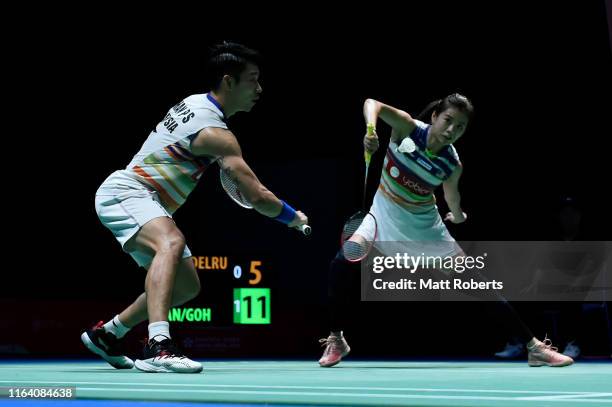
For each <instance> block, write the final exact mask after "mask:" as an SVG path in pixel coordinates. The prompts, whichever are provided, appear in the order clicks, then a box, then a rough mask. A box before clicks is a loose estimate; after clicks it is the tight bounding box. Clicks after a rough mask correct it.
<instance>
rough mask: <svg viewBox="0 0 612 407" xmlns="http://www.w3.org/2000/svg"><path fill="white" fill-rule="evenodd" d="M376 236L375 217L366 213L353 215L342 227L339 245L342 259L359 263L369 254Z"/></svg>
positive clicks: (360, 212)
mask: <svg viewBox="0 0 612 407" xmlns="http://www.w3.org/2000/svg"><path fill="white" fill-rule="evenodd" d="M377 236H378V224H377V222H376V217H374V215H373V214H372V213H370V212H366V211H359V212H357V213H355V214H354V215H353V216H351V217H350V218H349V219H348V220H347V221H346V222H345V223H344V226H343V227H342V236H341V245H342V253H343V255H344V258H345V259H346V260H347V261H349V262H351V263H357V262H360V261H361V260H363V259H364V258H365V257H366V256H367V255H368V253H370V250H371V249H372V247H373V246H374V242H375V241H376V237H377Z"/></svg>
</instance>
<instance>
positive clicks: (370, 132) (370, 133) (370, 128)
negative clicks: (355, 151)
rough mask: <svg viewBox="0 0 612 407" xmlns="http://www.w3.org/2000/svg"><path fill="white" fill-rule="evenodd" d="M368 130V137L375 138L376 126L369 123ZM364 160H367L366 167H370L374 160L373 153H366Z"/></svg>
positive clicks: (364, 153)
mask: <svg viewBox="0 0 612 407" xmlns="http://www.w3.org/2000/svg"><path fill="white" fill-rule="evenodd" d="M367 128H368V130H367V133H366V135H367V137H374V132H375V131H376V126H374V123H368V125H367ZM363 158H364V159H365V163H366V166H369V165H370V160H371V159H372V153H370V152H369V151H364V152H363Z"/></svg>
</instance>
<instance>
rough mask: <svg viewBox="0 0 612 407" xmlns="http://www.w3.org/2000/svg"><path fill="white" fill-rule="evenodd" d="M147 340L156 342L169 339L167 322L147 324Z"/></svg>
mask: <svg viewBox="0 0 612 407" xmlns="http://www.w3.org/2000/svg"><path fill="white" fill-rule="evenodd" d="M149 339H155V340H156V341H158V342H161V341H163V340H164V339H170V324H169V323H168V321H157V322H153V323H151V324H149Z"/></svg>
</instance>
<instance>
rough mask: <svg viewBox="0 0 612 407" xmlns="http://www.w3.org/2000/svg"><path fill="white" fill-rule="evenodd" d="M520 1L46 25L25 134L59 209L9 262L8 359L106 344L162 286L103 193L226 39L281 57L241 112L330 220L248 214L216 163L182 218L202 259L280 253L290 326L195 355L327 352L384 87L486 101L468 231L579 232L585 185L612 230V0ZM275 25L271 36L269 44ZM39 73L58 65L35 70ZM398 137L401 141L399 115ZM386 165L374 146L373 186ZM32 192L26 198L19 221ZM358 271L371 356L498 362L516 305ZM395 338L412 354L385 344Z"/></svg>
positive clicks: (47, 207)
mask: <svg viewBox="0 0 612 407" xmlns="http://www.w3.org/2000/svg"><path fill="white" fill-rule="evenodd" d="M510 4H511V3H504V4H499V5H495V6H479V8H478V9H477V10H476V9H474V10H467V9H461V10H459V9H457V10H453V9H448V8H447V7H443V6H440V7H439V8H436V7H432V8H431V9H428V10H421V9H419V10H408V11H402V12H401V13H394V12H393V10H391V9H388V10H378V11H377V12H372V13H371V14H370V13H368V14H367V15H366V14H365V13H364V15H360V16H359V17H356V16H353V17H352V18H349V17H348V15H345V16H344V17H343V16H342V14H339V15H338V16H335V15H334V16H332V15H331V14H328V13H318V14H317V13H313V17H312V18H311V19H309V20H307V22H300V23H295V24H293V23H292V20H291V19H289V18H278V19H270V20H269V21H263V20H258V26H259V28H260V29H259V30H254V31H253V30H251V31H250V32H247V33H243V32H241V31H240V32H239V31H231V30H228V28H232V25H231V24H224V25H223V24H220V25H219V27H222V28H225V30H223V29H217V26H214V25H213V23H212V22H211V21H212V19H206V18H205V19H204V20H205V21H204V22H201V23H200V24H199V25H189V24H185V26H183V27H182V28H181V29H180V30H171V29H169V28H168V29H160V28H159V27H158V26H157V25H156V24H155V23H154V21H149V22H148V24H143V27H146V28H142V29H140V28H137V27H139V26H137V25H136V24H135V23H133V21H129V20H127V19H122V18H117V20H112V21H111V20H107V21H106V22H105V23H95V22H90V21H89V20H86V19H83V20H76V21H72V22H71V25H69V26H68V27H69V29H66V30H65V31H62V30H60V29H58V30H57V31H54V32H53V33H52V34H51V33H50V32H49V31H44V30H43V31H41V32H40V34H39V36H38V37H37V39H36V40H35V42H36V45H37V47H36V58H33V59H32V62H30V59H29V58H28V57H27V56H26V57H24V58H23V59H22V62H24V68H23V69H24V71H23V73H25V74H26V75H24V76H19V77H15V78H16V79H15V83H13V85H17V86H23V87H24V89H28V91H27V92H21V96H20V98H21V99H20V100H19V102H20V103H19V104H20V105H21V106H27V107H30V108H32V110H31V111H33V112H36V113H30V114H28V115H27V117H25V122H26V125H27V127H28V129H29V131H31V132H32V133H33V134H36V138H25V139H23V140H21V141H20V142H19V143H20V145H21V148H25V149H28V147H33V148H30V149H29V150H27V151H31V150H34V151H33V153H32V154H30V155H29V157H30V158H31V159H33V160H34V161H35V162H36V165H35V166H34V167H35V170H34V171H33V172H32V173H29V172H28V175H27V177H29V179H36V180H37V183H36V187H35V190H34V191H33V192H34V193H35V195H34V196H33V197H32V198H30V202H35V203H36V202H38V203H39V204H40V205H34V209H33V210H32V209H28V210H27V211H28V212H27V219H28V223H29V227H28V228H25V229H24V228H19V230H18V231H17V230H16V231H15V233H14V242H16V243H17V244H16V245H15V246H16V247H15V248H14V249H13V248H10V251H11V252H10V253H8V255H9V256H11V257H12V258H14V259H15V260H16V263H15V266H11V267H7V268H6V270H5V273H4V275H5V280H4V284H3V285H2V297H1V302H2V305H3V307H2V309H3V311H2V313H0V326H2V327H3V329H2V333H1V334H0V353H3V354H6V355H31V356H79V355H86V353H85V351H84V349H83V348H82V346H81V345H80V343H79V339H78V338H79V334H80V332H81V330H82V329H84V328H85V327H87V326H88V325H90V324H92V323H95V322H97V320H99V319H103V320H108V319H109V318H110V317H112V316H113V315H115V313H117V312H119V311H120V310H121V309H122V308H123V307H124V306H126V305H127V304H129V302H130V301H131V300H132V299H133V298H135V297H136V296H137V295H138V294H139V293H140V292H141V291H142V288H143V281H144V272H143V271H142V270H139V269H138V268H137V267H136V265H135V263H134V262H133V261H132V260H131V259H130V257H129V256H128V255H126V254H124V253H122V252H121V250H120V248H119V246H118V244H117V243H116V241H114V239H113V237H112V236H111V234H110V233H109V232H108V231H107V230H105V229H104V227H103V226H102V225H101V224H100V223H99V221H98V219H97V217H96V214H95V211H94V205H93V198H94V193H95V191H96V189H97V188H98V186H99V185H100V183H101V182H102V181H103V180H104V179H105V178H106V176H108V175H109V174H110V173H111V172H112V171H114V170H116V169H119V168H123V167H125V166H126V165H127V164H128V162H129V161H130V159H131V158H132V156H133V155H134V154H135V153H136V152H137V151H138V149H139V148H140V146H141V145H142V143H143V142H144V140H145V138H146V137H147V135H148V133H149V131H150V130H151V129H152V128H153V127H154V126H155V125H156V123H157V122H158V121H159V120H161V118H162V117H163V116H164V115H165V113H166V112H167V110H168V109H169V108H170V107H172V106H173V105H174V104H176V103H177V102H178V101H180V100H181V99H182V98H184V97H186V96H187V95H190V94H194V93H204V92H205V91H206V90H207V89H206V87H205V83H206V75H205V74H206V72H205V71H204V70H203V63H204V61H205V56H206V50H207V47H208V46H209V45H211V44H213V43H214V42H216V41H218V40H220V39H233V40H237V41H241V42H243V43H245V44H246V45H249V46H251V47H253V48H256V49H258V50H259V51H260V52H261V53H262V54H263V56H264V58H265V63H264V64H263V66H262V80H261V82H262V86H263V89H264V93H263V97H262V99H261V101H260V102H259V104H258V105H257V106H256V107H255V108H254V109H253V111H252V112H251V113H250V114H243V113H240V114H237V115H236V116H235V117H232V118H231V119H230V120H229V125H230V128H231V129H232V130H233V131H234V132H235V134H236V135H237V136H238V139H239V140H240V143H241V145H242V149H243V152H244V156H245V159H246V160H247V162H248V163H249V164H250V165H251V166H252V168H253V169H254V170H255V172H256V173H257V175H258V176H259V178H260V179H261V180H262V182H263V183H264V184H265V185H266V186H267V187H268V188H269V189H271V190H272V191H273V192H275V193H276V194H277V195H278V196H279V197H280V198H282V199H284V200H286V201H287V202H289V203H290V204H292V205H293V206H294V207H296V208H297V209H301V210H302V211H304V212H305V213H306V214H307V215H308V216H309V218H310V220H311V225H312V228H313V235H312V236H311V237H310V238H304V237H303V236H301V235H300V234H298V233H295V232H293V231H290V230H287V229H286V228H285V227H284V226H283V225H280V224H278V223H276V222H273V221H271V220H269V219H266V218H265V217H262V216H258V215H257V214H256V213H253V212H249V211H246V210H243V209H241V208H239V207H238V206H236V205H234V204H233V203H232V202H231V201H230V200H229V199H228V198H227V197H225V196H224V193H223V192H222V190H221V189H220V186H219V185H218V181H217V175H216V169H215V168H212V169H210V170H209V171H208V172H207V173H205V175H204V177H203V179H202V182H201V183H200V185H199V186H198V188H196V190H195V191H194V192H193V194H192V195H191V196H190V198H189V200H188V201H187V203H186V204H185V205H184V206H183V207H182V208H181V209H180V210H179V211H178V212H177V213H176V215H175V219H176V222H177V224H178V225H179V227H180V228H181V230H182V231H183V232H184V234H185V235H186V237H187V242H188V244H189V246H190V248H191V250H192V252H193V253H194V255H199V256H214V255H228V256H230V257H232V256H233V257H232V258H235V259H251V258H252V259H255V260H256V259H264V262H265V267H264V268H263V270H264V281H263V282H262V286H266V285H268V286H270V287H272V290H273V291H272V296H273V307H272V313H273V323H272V325H271V326H254V327H236V326H232V324H231V321H230V320H227V324H222V323H213V324H212V325H213V326H211V327H208V326H207V325H206V324H196V325H195V326H193V327H191V328H189V327H186V326H184V325H180V326H176V327H175V328H173V332H176V335H177V337H180V338H183V339H185V338H191V339H190V340H191V342H189V341H187V342H183V346H186V347H190V348H191V351H192V353H194V354H195V355H197V356H201V357H213V356H223V357H246V356H255V357H260V356H261V357H264V356H281V355H282V356H293V357H309V358H314V357H316V356H318V354H319V349H318V345H317V343H316V339H317V338H319V337H322V336H325V335H326V333H327V322H326V312H325V302H326V279H327V277H326V273H327V267H328V264H329V261H330V260H331V258H332V257H333V256H334V254H335V252H336V251H337V249H338V236H339V232H340V228H341V225H342V223H343V220H344V219H345V218H346V217H347V216H348V215H350V214H351V213H352V212H354V211H355V210H356V209H357V208H358V206H359V204H360V199H361V193H362V185H363V184H362V182H363V165H362V159H361V157H362V147H361V139H362V137H363V134H364V128H365V126H364V123H363V117H362V113H361V110H362V104H363V102H364V100H365V99H366V98H368V97H370V98H375V99H378V100H381V101H383V102H385V103H388V104H391V105H393V106H396V107H399V108H402V109H404V110H406V111H408V112H410V113H412V114H414V115H416V114H418V113H419V112H420V111H421V110H422V108H423V107H424V106H425V105H426V104H427V103H428V102H430V101H432V100H434V99H437V98H440V97H443V96H445V95H447V94H449V93H452V92H455V91H458V92H461V93H463V94H465V95H467V96H468V97H470V98H471V99H472V101H473V103H474V105H475V108H476V116H475V118H474V120H473V122H472V123H471V124H470V127H469V129H468V131H467V133H466V134H465V136H464V137H463V138H462V139H461V140H460V141H458V142H457V143H456V148H457V149H458V151H459V154H460V157H461V159H462V161H463V163H464V166H465V171H464V175H463V177H462V181H461V191H462V206H463V208H464V210H465V211H466V212H467V213H468V216H469V219H468V221H467V222H466V223H465V224H463V225H459V226H455V225H449V230H450V231H451V233H452V234H453V235H454V236H455V238H456V239H457V240H556V239H559V238H560V236H559V230H558V225H557V217H556V215H557V208H558V204H559V201H560V198H561V197H562V196H566V195H571V196H574V197H576V198H577V199H578V200H579V202H580V205H581V207H582V210H583V214H584V215H583V223H582V225H581V231H580V235H579V238H580V239H582V240H610V233H609V229H608V227H607V226H606V225H607V224H608V223H609V208H610V205H609V197H608V193H609V173H610V165H609V156H610V141H609V139H610V137H611V136H612V134H611V131H610V129H611V128H612V126H611V117H612V116H611V112H612V100H611V96H610V91H611V90H612V86H611V81H610V77H611V75H610V72H612V69H611V68H612V63H611V62H612V59H611V52H610V43H609V38H610V37H609V31H608V25H607V21H606V10H605V4H604V2H603V1H593V2H575V3H567V4H554V7H553V6H552V3H551V5H540V6H538V8H536V7H535V6H533V5H530V6H526V5H522V6H520V7H519V6H514V5H510ZM487 7H488V8H487ZM277 11H278V10H277ZM281 12H287V13H288V14H295V13H297V12H292V13H289V12H288V11H281ZM311 12H312V10H311ZM362 13H363V11H362ZM264 25H265V30H264V29H262V28H261V27H262V26H264ZM238 26H240V24H236V28H238ZM64 28H65V27H64ZM241 28H246V26H241ZM244 31H247V30H244ZM260 31H261V32H263V31H267V32H268V33H269V34H270V35H269V36H268V38H255V36H254V34H257V33H259V32H260ZM30 57H31V56H30ZM33 64H36V66H37V67H38V68H39V69H37V71H36V72H37V74H36V75H30V74H29V72H30V70H29V69H31V68H32V65H33ZM17 78H18V79H17ZM379 135H380V136H381V139H382V141H383V142H382V144H383V145H385V144H386V141H387V140H388V136H389V129H388V127H386V126H385V125H384V124H381V125H380V126H379ZM30 142H31V143H32V145H29V143H30ZM35 143H36V144H35ZM34 147H35V148H34ZM382 158H383V154H382V153H381V152H379V153H377V154H376V155H375V156H374V160H373V164H372V167H371V172H370V174H371V179H370V182H369V196H370V199H371V197H372V195H373V193H374V190H375V187H376V184H377V181H378V176H379V174H380V169H381V162H382ZM26 166H27V165H26ZM17 188H19V187H17ZM21 188H22V187H21ZM16 191H17V192H20V191H19V189H17V190H16ZM439 192H441V191H439ZM438 198H439V199H438V203H439V206H440V210H441V211H443V212H445V211H446V207H445V203H444V201H443V198H442V195H441V194H439V196H438ZM22 203H23V201H21V200H18V201H17V202H16V205H15V206H17V211H18V213H19V211H20V210H21V209H24V208H22V207H21V206H22ZM23 206H25V204H23ZM43 208H44V209H43ZM32 230H36V231H37V232H36V233H32ZM228 272H229V271H228ZM201 277H202V279H203V285H204V290H203V292H202V294H201V295H200V298H198V299H197V300H195V301H194V302H193V304H194V305H202V304H206V305H210V306H213V307H219V306H220V305H219V304H218V303H216V302H215V301H211V298H212V299H215V300H216V299H217V298H218V297H220V296H221V293H222V292H223V291H222V290H224V289H227V290H229V287H231V286H232V285H231V284H232V282H231V279H228V280H225V282H224V281H222V279H219V278H216V277H212V276H209V275H207V274H206V273H203V274H201ZM357 280H358V279H355V282H351V283H349V282H347V287H348V288H347V289H352V290H353V291H354V292H355V304H354V307H355V313H354V315H353V316H352V318H353V320H352V323H351V324H349V326H347V328H346V335H347V337H348V338H349V340H350V341H351V345H352V346H353V349H354V354H355V356H356V357H357V356H361V357H417V356H427V355H432V356H433V355H435V356H486V355H489V354H491V352H492V351H493V349H495V347H496V346H499V345H500V344H501V343H502V342H503V341H504V340H505V337H504V334H503V333H502V332H503V331H502V330H499V329H498V328H497V325H496V323H495V319H496V318H495V317H494V315H495V314H494V310H493V311H491V312H489V311H486V310H487V309H488V308H491V309H493V307H492V306H491V307H488V306H487V307H483V306H482V304H465V303H460V304H450V303H359V302H358V298H359V287H358V281H357ZM242 285H244V284H242ZM224 286H227V287H226V288H222V287H224ZM228 292H229V291H228ZM227 301H228V302H227V307H228V308H229V307H230V306H231V305H230V301H231V299H229V298H228V299H227ZM225 312H227V311H225ZM213 313H215V311H214V309H213ZM492 315H493V316H492ZM546 324H547V322H546V321H545V322H544V323H543V325H540V326H538V328H537V329H536V334H537V335H539V336H540V335H541V336H543V335H544V333H545V332H544V331H545V330H546ZM598 324H601V322H598ZM599 328H600V326H599V325H597V326H596V328H593V329H599ZM144 335H145V327H144V326H142V327H139V328H138V329H136V330H135V331H134V332H133V333H131V334H130V335H129V336H128V338H129V339H130V340H129V343H130V345H129V346H131V347H133V348H134V349H136V348H137V347H138V346H139V345H138V343H137V339H138V337H139V336H144ZM594 335H595V334H594ZM382 337H385V338H389V337H391V338H394V339H393V340H394V341H395V340H397V341H398V342H397V343H401V344H402V346H400V347H388V348H386V347H381V346H380V344H381V342H380V341H381V338H382ZM483 338H486V345H483V343H482V340H480V339H483ZM43 339H44V340H43ZM194 341H195V342H194ZM198 341H199V342H198ZM194 343H196V344H195V345H194ZM236 343H239V345H236ZM442 344H444V348H442V349H441V348H440V346H441V345H442Z"/></svg>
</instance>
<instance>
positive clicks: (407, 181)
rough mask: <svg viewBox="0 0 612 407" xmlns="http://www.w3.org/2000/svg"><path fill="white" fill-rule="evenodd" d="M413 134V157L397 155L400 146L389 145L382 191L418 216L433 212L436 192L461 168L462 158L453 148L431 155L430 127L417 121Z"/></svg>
mask: <svg viewBox="0 0 612 407" xmlns="http://www.w3.org/2000/svg"><path fill="white" fill-rule="evenodd" d="M416 123H417V126H416V128H415V129H414V130H413V131H412V133H411V134H410V136H409V137H410V138H411V139H412V140H413V141H414V144H415V145H416V150H415V151H413V152H412V153H402V152H399V151H397V147H398V145H397V143H394V142H391V143H389V148H388V149H387V155H386V156H385V161H384V168H383V172H382V176H381V179H380V186H379V189H380V190H381V191H382V192H383V194H384V195H385V196H386V197H387V198H389V199H391V200H393V201H394V202H396V203H397V204H399V205H401V206H403V207H405V208H407V209H409V210H411V211H414V212H419V211H427V210H429V209H431V208H432V207H433V206H434V205H435V203H436V199H435V196H434V194H433V192H434V190H435V189H436V188H437V187H438V186H439V185H440V184H442V182H444V181H445V180H446V179H448V178H449V177H450V176H451V174H452V173H453V171H454V170H455V169H456V168H457V167H458V166H459V156H458V155H457V152H456V150H455V148H454V147H453V146H452V145H449V146H446V147H444V148H443V149H442V150H440V151H439V152H438V154H437V155H435V156H434V155H430V154H427V153H426V152H425V151H426V149H427V134H428V133H429V128H430V126H429V125H426V124H425V123H423V122H420V121H416Z"/></svg>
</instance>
